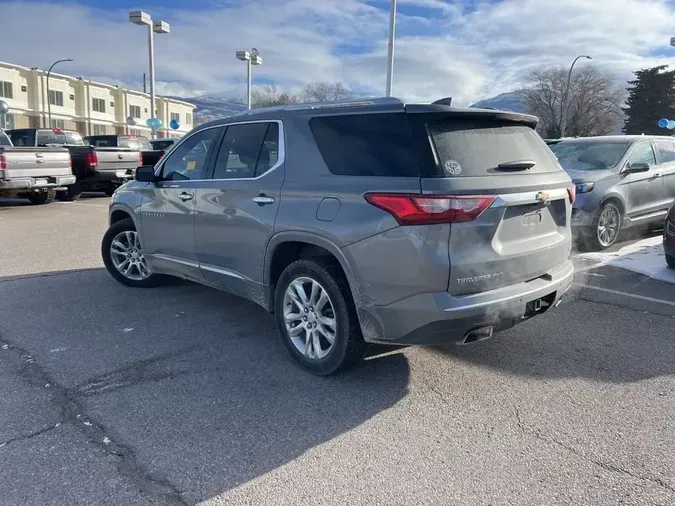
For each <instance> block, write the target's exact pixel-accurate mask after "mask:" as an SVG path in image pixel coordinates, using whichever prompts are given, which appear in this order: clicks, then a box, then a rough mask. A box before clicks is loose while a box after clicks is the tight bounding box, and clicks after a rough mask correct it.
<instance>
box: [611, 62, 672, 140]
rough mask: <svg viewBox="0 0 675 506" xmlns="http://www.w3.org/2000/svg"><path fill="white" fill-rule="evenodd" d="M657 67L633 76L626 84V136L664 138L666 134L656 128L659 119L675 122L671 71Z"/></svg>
mask: <svg viewBox="0 0 675 506" xmlns="http://www.w3.org/2000/svg"><path fill="white" fill-rule="evenodd" d="M667 68H668V65H660V66H658V67H652V68H649V69H643V70H638V71H636V72H633V73H634V74H635V77H636V79H635V80H634V81H628V84H629V85H630V86H629V87H628V100H627V101H626V105H627V107H624V108H623V110H624V112H625V113H626V122H625V124H624V127H623V131H624V132H625V133H626V134H628V135H640V134H646V135H647V134H656V135H667V133H668V132H669V131H668V130H664V129H663V128H659V126H658V125H657V123H658V121H659V119H660V118H668V119H673V120H675V70H666V69H667Z"/></svg>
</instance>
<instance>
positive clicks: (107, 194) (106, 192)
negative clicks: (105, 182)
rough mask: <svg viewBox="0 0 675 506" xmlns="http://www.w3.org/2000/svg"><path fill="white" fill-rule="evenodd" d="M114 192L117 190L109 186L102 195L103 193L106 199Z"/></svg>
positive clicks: (115, 187)
mask: <svg viewBox="0 0 675 506" xmlns="http://www.w3.org/2000/svg"><path fill="white" fill-rule="evenodd" d="M115 190H117V186H114V185H110V186H108V187H107V188H106V189H105V190H104V191H103V193H105V194H106V196H108V197H112V196H113V193H115Z"/></svg>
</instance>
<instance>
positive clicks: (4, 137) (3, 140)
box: [0, 130, 12, 146]
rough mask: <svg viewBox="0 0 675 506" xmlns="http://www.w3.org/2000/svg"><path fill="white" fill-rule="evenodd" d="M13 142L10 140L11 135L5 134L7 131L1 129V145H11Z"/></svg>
mask: <svg viewBox="0 0 675 506" xmlns="http://www.w3.org/2000/svg"><path fill="white" fill-rule="evenodd" d="M11 145H12V143H11V142H9V137H7V135H5V132H3V131H1V130H0V146H11Z"/></svg>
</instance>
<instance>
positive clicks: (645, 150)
mask: <svg viewBox="0 0 675 506" xmlns="http://www.w3.org/2000/svg"><path fill="white" fill-rule="evenodd" d="M628 162H629V163H631V164H633V163H649V164H651V165H654V164H656V159H655V158H654V150H653V149H652V145H651V144H650V143H648V142H641V143H640V144H638V145H637V146H635V147H634V148H633V151H632V152H631V154H630V157H629V158H628Z"/></svg>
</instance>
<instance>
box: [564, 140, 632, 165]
mask: <svg viewBox="0 0 675 506" xmlns="http://www.w3.org/2000/svg"><path fill="white" fill-rule="evenodd" d="M629 147H630V142H629V141H626V142H600V141H597V142H588V141H583V142H579V141H560V142H559V143H557V144H555V145H553V146H551V151H553V153H554V154H555V156H557V157H558V160H559V161H560V165H562V166H563V169H565V170H581V171H590V170H606V169H610V168H612V167H614V166H616V164H617V163H619V161H620V160H621V158H623V155H625V154H626V151H627V150H628V148H629Z"/></svg>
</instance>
